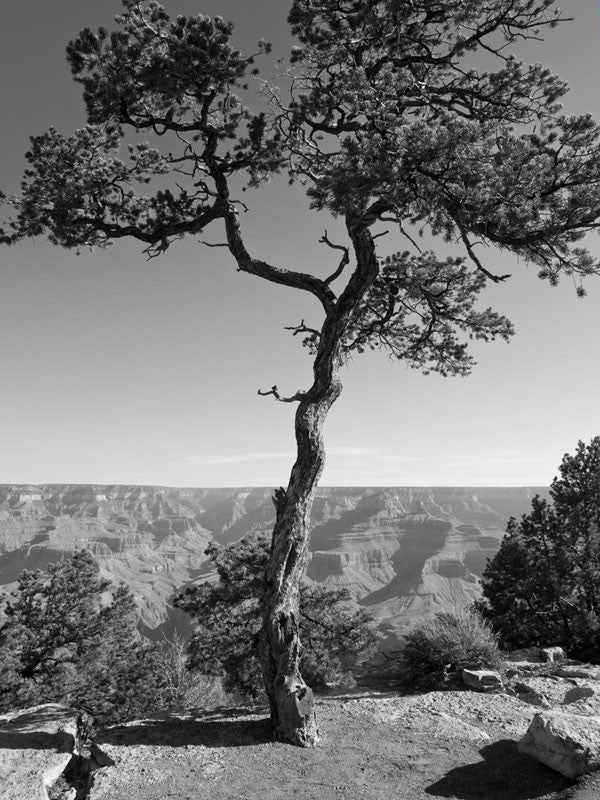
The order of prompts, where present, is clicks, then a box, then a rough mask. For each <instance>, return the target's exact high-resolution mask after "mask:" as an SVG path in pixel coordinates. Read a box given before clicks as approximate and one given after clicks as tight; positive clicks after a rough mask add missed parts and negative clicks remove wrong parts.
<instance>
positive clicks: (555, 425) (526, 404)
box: [0, 0, 600, 487]
mask: <svg viewBox="0 0 600 800" xmlns="http://www.w3.org/2000/svg"><path fill="white" fill-rule="evenodd" d="M165 5H166V7H167V10H169V11H170V12H171V13H172V14H173V15H176V14H177V13H184V14H189V13H207V14H217V13H220V14H221V15H222V16H224V17H226V18H229V19H232V20H233V21H234V22H235V23H236V34H235V40H236V42H237V43H238V44H239V46H240V48H241V49H242V50H245V51H250V50H253V49H254V46H255V43H256V41H257V40H258V39H259V38H261V37H264V38H266V39H267V40H270V41H272V42H273V44H274V51H275V55H276V56H285V55H286V53H287V51H288V48H289V46H290V44H291V40H290V39H289V34H288V31H287V24H286V15H287V11H288V3H286V2H282V1H281V0H194V2H192V0H168V2H166V3H165ZM119 8H120V3H119V2H118V0H102V2H100V3H99V2H98V1H97V0H52V2H51V3H40V2H39V0H3V4H2V11H3V15H2V26H1V30H0V98H1V108H2V117H3V121H2V129H1V131H2V133H1V135H2V147H1V148H0V188H1V189H2V190H4V191H5V192H7V193H11V192H16V191H17V189H18V184H19V180H20V175H21V173H22V170H23V168H24V164H25V162H24V157H23V156H24V153H25V151H26V149H27V145H28V136H29V135H32V134H38V133H41V132H43V131H44V130H46V129H47V128H48V127H49V126H50V125H54V126H55V127H56V128H58V129H59V130H60V131H61V132H63V133H65V134H68V133H70V132H71V131H72V130H73V129H75V128H77V127H81V126H82V125H83V124H85V116H84V111H83V104H82V102H81V97H80V88H79V87H78V86H77V85H76V84H75V83H73V81H72V79H71V76H70V72H69V68H68V65H67V63H66V61H65V58H64V48H65V45H66V43H67V41H68V40H69V39H71V38H72V37H73V36H74V35H76V34H77V32H78V31H79V30H80V29H81V28H83V27H86V26H87V27H91V28H96V27H98V26H99V25H104V26H106V27H110V26H111V22H112V19H113V17H114V14H115V13H118V11H119ZM561 8H562V9H563V11H564V12H565V13H566V15H568V16H571V15H572V16H574V17H575V18H576V19H575V21H574V22H572V23H569V24H565V25H564V26H561V28H560V29H559V30H558V31H555V32H553V33H550V34H548V36H549V39H548V41H546V42H542V43H530V44H529V45H528V46H527V50H526V52H521V53H520V54H521V55H522V56H523V57H526V58H527V60H530V61H532V62H537V61H540V62H543V63H545V64H547V65H548V66H550V67H551V68H552V69H553V70H555V71H556V72H558V73H559V74H560V75H561V76H562V77H564V78H565V79H567V80H568V81H569V83H570V84H571V94H570V95H569V96H568V98H567V99H566V102H565V107H566V110H567V111H568V112H570V113H587V112H590V113H592V114H593V115H594V116H595V117H596V118H600V94H599V92H598V85H599V76H600V31H599V19H598V13H599V12H598V2H597V0H570V2H569V0H567V2H564V3H562V4H561ZM263 66H264V69H265V74H266V75H269V74H270V72H271V70H270V67H269V64H268V63H267V62H264V63H263ZM249 201H250V205H251V211H250V213H249V214H247V215H244V218H243V224H244V230H245V235H246V237H247V243H248V248H249V249H250V251H251V252H252V253H253V255H255V256H257V257H262V258H265V259H267V260H269V261H271V262H272V263H276V264H279V265H281V266H284V267H290V268H295V269H302V270H307V271H310V270H313V269H314V270H315V271H316V272H317V273H319V272H320V273H321V274H324V271H326V270H329V271H331V268H332V267H333V266H334V260H335V259H332V255H335V254H332V252H331V251H329V250H327V248H324V247H323V246H322V245H319V244H318V239H319V238H320V236H321V235H322V233H323V230H324V229H325V228H327V229H328V230H329V232H330V235H331V236H332V238H333V237H334V235H335V232H336V230H338V231H339V224H336V223H335V222H334V221H332V220H331V219H330V218H326V217H324V216H323V215H320V214H317V213H315V212H313V211H310V210H308V207H307V204H306V201H305V199H304V197H303V195H302V192H301V190H299V189H293V190H290V189H289V187H288V186H287V185H286V183H285V181H283V180H279V181H274V182H272V183H271V184H269V185H267V186H266V187H265V188H264V189H262V190H261V192H260V193H258V194H256V195H253V196H252V197H251V198H249ZM212 237H214V238H212ZM205 238H206V239H210V240H212V241H218V240H219V230H216V229H215V231H214V232H213V231H207V232H206V234H205ZM393 238H394V237H393V235H392V234H390V235H389V236H388V240H389V245H388V246H389V247H390V249H391V250H394V249H405V242H403V241H402V240H400V239H398V240H396V241H393ZM388 240H386V242H387V241H388ZM590 246H591V247H592V249H593V250H594V252H596V253H598V255H599V257H600V241H599V240H598V239H597V238H594V239H593V240H591V241H590ZM141 250H142V247H141V246H139V245H138V244H136V243H135V242H119V243H117V244H116V245H115V246H113V247H111V248H109V249H108V250H106V251H96V252H94V253H89V252H84V253H83V254H82V255H80V256H79V257H77V256H76V255H75V254H74V253H72V252H67V251H64V250H61V249H59V248H56V247H53V246H52V245H50V244H49V243H48V242H47V241H45V240H43V239H39V240H34V241H27V242H25V243H22V244H20V245H18V246H15V247H12V248H7V247H0V370H1V374H2V384H1V390H0V391H1V395H0V483H103V484H107V483H124V484H150V485H167V486H206V487H209V486H272V485H280V484H285V483H286V482H287V477H288V474H289V469H290V466H291V464H292V462H293V456H294V437H293V413H294V406H293V405H287V404H281V403H277V402H276V401H274V399H273V398H272V397H259V396H258V395H257V390H258V389H268V388H270V387H271V386H272V385H273V384H277V385H278V386H279V388H280V390H281V391H282V393H286V394H293V393H294V392H296V391H297V390H298V389H302V388H306V387H307V386H308V385H309V384H310V377H311V364H310V359H309V356H308V354H307V352H306V351H305V350H303V349H302V348H301V346H300V344H299V342H298V341H297V339H296V340H295V339H293V337H291V335H290V334H289V333H288V332H286V331H284V327H285V326H286V325H294V324H297V323H298V322H299V321H300V319H302V318H305V319H306V320H307V322H310V321H311V320H314V321H315V322H317V321H318V319H319V318H318V308H317V305H316V303H315V302H313V299H312V298H311V297H310V296H309V295H306V296H303V293H300V292H295V291H293V290H290V289H287V288H285V287H278V286H274V285H271V284H269V283H267V282H265V281H262V280H260V279H258V278H253V277H252V276H248V275H244V274H241V273H238V272H236V270H235V267H234V265H233V261H232V259H231V257H230V256H228V254H227V253H226V252H225V251H224V250H222V249H209V248H206V247H205V246H203V245H202V244H200V243H199V242H198V241H197V240H194V239H191V240H187V241H185V242H181V243H176V244H175V245H173V246H172V247H171V248H170V250H169V251H168V253H167V254H165V255H164V256H163V257H161V258H160V259H153V260H151V261H147V260H146V258H145V256H144V255H143V254H142V252H141ZM486 263H487V265H488V266H489V267H491V268H493V269H495V270H497V271H498V272H502V273H504V272H510V273H511V274H512V276H513V277H512V278H511V280H510V281H509V282H508V283H507V284H502V285H499V286H497V285H494V286H492V287H490V288H489V289H488V290H487V291H486V294H485V298H484V305H493V306H494V307H495V308H497V310H499V311H500V312H502V313H505V314H506V315H507V316H508V317H509V318H510V319H511V320H512V321H513V323H514V324H515V327H516V331H517V332H516V335H515V336H514V337H513V339H512V341H511V342H510V344H505V343H503V342H499V343H492V344H487V345H485V344H481V345H479V344H478V345H477V346H476V347H475V348H474V354H475V356H476V358H477V360H478V362H479V363H478V365H477V366H476V367H475V369H474V371H473V373H472V375H471V376H469V377H467V378H441V377H439V376H435V375H429V376H423V375H421V374H419V373H418V372H416V371H412V370H408V369H407V368H406V367H405V366H404V365H403V364H400V363H397V362H394V363H391V362H390V361H388V359H387V358H386V357H385V356H384V355H383V354H381V353H369V354H365V355H363V356H358V357H356V359H355V360H354V361H353V362H352V363H351V364H350V365H349V367H348V368H347V369H344V371H343V375H342V379H343V383H344V391H343V393H342V395H341V397H340V399H339V400H338V401H337V403H336V404H335V406H334V407H333V408H332V410H331V412H330V415H329V418H328V421H327V423H326V430H325V434H326V443H327V448H328V458H327V465H326V468H325V472H324V474H323V478H322V480H321V483H322V484H323V485H329V486H350V485H354V486H477V485H480V486H481V485H485V486H494V485H496V486H515V485H520V486H522V485H535V486H542V485H546V484H548V483H549V482H550V481H551V480H552V478H553V476H554V475H556V474H557V467H558V464H559V463H560V460H561V458H562V456H563V454H564V453H565V452H572V451H573V450H574V448H575V446H576V444H577V441H578V440H580V439H582V440H584V441H589V440H590V439H591V438H592V437H593V436H596V435H600V336H599V331H600V277H598V278H595V279H590V280H589V281H588V282H587V284H586V287H587V290H588V297H587V298H585V299H583V300H582V299H579V298H577V297H576V296H575V290H574V287H573V285H572V283H569V281H568V280H565V281H564V282H563V283H562V284H561V285H560V286H559V287H558V288H552V287H550V286H548V284H547V283H544V282H541V281H540V280H539V279H538V278H537V277H536V269H535V267H528V266H527V265H526V264H524V263H522V262H521V263H519V262H518V261H517V259H516V258H515V257H513V256H510V255H501V256H499V254H498V253H496V252H493V251H490V252H489V253H488V260H487V261H486Z"/></svg>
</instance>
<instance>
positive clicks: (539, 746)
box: [518, 711, 600, 778]
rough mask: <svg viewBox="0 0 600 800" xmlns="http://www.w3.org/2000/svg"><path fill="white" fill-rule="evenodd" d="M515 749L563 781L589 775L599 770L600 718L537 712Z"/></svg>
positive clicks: (557, 712)
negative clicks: (561, 776)
mask: <svg viewBox="0 0 600 800" xmlns="http://www.w3.org/2000/svg"><path fill="white" fill-rule="evenodd" d="M518 748H519V750H520V751H521V752H522V753H527V754H528V755H530V756H533V757H534V758H537V760H538V761H541V762H542V764H546V766H548V767H550V768H551V769H554V770H556V771H557V772H560V773H561V774H562V775H565V776H566V777H567V778H576V777H577V776H578V775H583V774H585V773H587V772H593V771H594V770H596V769H599V768H600V716H594V717H591V716H590V717H585V716H581V715H579V714H568V713H565V712H560V711H554V712H552V711H544V712H539V713H537V714H536V715H535V716H534V718H533V719H532V721H531V724H530V726H529V728H528V730H527V733H526V734H525V736H524V737H523V738H522V739H521V741H520V742H519V744H518Z"/></svg>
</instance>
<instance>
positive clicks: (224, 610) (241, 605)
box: [175, 537, 380, 698]
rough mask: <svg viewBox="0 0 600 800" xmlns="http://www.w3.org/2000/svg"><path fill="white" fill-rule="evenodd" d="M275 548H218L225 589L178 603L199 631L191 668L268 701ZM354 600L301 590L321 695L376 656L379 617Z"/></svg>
mask: <svg viewBox="0 0 600 800" xmlns="http://www.w3.org/2000/svg"><path fill="white" fill-rule="evenodd" d="M269 547H270V543H269V541H268V540H267V539H266V538H265V537H254V538H251V537H247V538H244V539H242V540H241V541H240V542H237V543H235V544H233V545H230V546H229V547H221V546H220V545H218V544H215V543H212V544H210V545H209V546H208V548H207V550H206V555H207V556H208V557H209V558H210V560H211V561H212V562H213V564H214V566H215V567H216V571H217V575H218V578H219V580H218V582H217V583H202V584H199V585H196V586H192V587H189V588H188V589H186V590H185V591H184V592H183V593H182V594H180V595H179V596H178V597H177V598H176V600H175V606H176V607H177V608H180V609H181V610H182V611H185V612H186V613H187V614H190V616H192V617H193V618H194V620H195V622H196V623H197V624H198V627H197V629H196V631H195V633H194V635H193V637H192V639H191V641H190V645H189V662H188V666H189V667H190V668H191V669H192V670H198V671H200V672H202V673H204V674H205V675H220V676H223V677H224V679H225V688H226V689H227V690H228V691H234V690H237V691H239V692H241V693H242V694H243V695H245V696H247V697H249V698H256V697H258V696H260V695H261V694H262V689H261V684H262V680H261V665H260V657H259V653H260V649H259V643H260V633H261V600H262V597H263V595H264V590H265V578H264V576H265V569H266V566H267V562H268V560H269ZM348 600H349V596H348V593H347V591H346V590H344V589H329V588H327V587H325V586H320V585H319V584H316V583H313V584H309V583H307V582H303V583H302V584H301V585H300V597H299V609H298V610H299V627H300V640H301V642H302V649H301V651H300V654H299V661H300V669H301V670H302V674H303V675H305V676H306V678H307V679H308V680H309V681H310V683H311V685H312V686H315V687H317V688H320V689H323V688H325V687H326V686H327V685H329V684H330V683H332V682H333V683H336V682H340V681H341V682H343V680H344V678H345V677H347V673H349V672H350V671H351V670H353V669H355V668H356V667H357V666H358V665H359V663H360V662H363V661H365V660H367V659H368V658H369V657H370V656H371V655H373V653H374V652H375V649H376V646H377V642H378V641H379V639H380V636H379V634H378V633H377V630H376V626H375V622H374V620H373V618H372V617H371V616H370V615H369V614H367V613H366V612H365V611H364V610H363V609H359V610H358V611H356V610H354V609H353V608H352V607H351V606H350V604H349V602H348Z"/></svg>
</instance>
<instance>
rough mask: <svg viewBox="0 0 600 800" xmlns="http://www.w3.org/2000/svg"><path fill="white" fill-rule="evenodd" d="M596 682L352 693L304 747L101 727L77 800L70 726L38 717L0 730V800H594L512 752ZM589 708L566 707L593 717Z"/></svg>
mask: <svg viewBox="0 0 600 800" xmlns="http://www.w3.org/2000/svg"><path fill="white" fill-rule="evenodd" d="M597 671H598V668H593V670H592V671H591V672H590V671H588V673H587V674H583V672H582V669H581V668H576V667H569V666H564V665H563V666H557V665H554V667H552V668H550V667H546V666H539V667H538V668H537V669H533V668H532V669H529V670H525V671H524V673H523V674H520V675H518V676H516V677H518V679H519V680H518V681H517V682H518V684H519V686H518V687H517V690H515V689H512V690H511V691H513V692H514V694H507V693H498V694H482V693H478V692H474V691H468V690H458V689H457V690H453V691H435V692H428V693H423V694H398V692H396V691H382V690H374V689H368V690H365V689H360V688H359V689H356V690H353V691H351V692H345V693H337V694H332V695H329V696H324V697H321V698H320V699H319V701H318V720H319V726H320V732H321V743H320V746H319V747H317V748H314V749H309V750H303V749H299V748H294V747H290V746H287V745H283V744H277V743H273V742H271V741H270V740H269V727H268V721H267V719H266V716H265V713H264V711H263V710H261V709H257V708H255V709H247V708H244V709H226V710H215V711H212V712H209V713H207V712H203V713H198V714H189V715H186V716H181V715H163V716H160V717H156V718H152V719H148V720H143V721H137V722H132V723H129V724H126V725H119V726H113V727H110V728H107V729H105V730H103V731H101V732H100V733H99V736H98V738H97V746H98V748H99V750H97V751H96V757H97V758H98V759H99V760H100V761H101V763H102V764H104V766H101V767H99V768H97V769H96V770H95V771H94V773H93V782H92V785H91V788H90V789H89V792H88V791H84V790H83V788H80V790H79V792H77V790H76V789H73V788H70V787H69V783H68V782H67V781H65V778H64V777H62V778H60V777H58V776H59V775H60V773H61V772H62V771H63V770H64V768H65V765H66V764H67V763H68V762H69V758H70V755H69V753H68V752H66V750H68V748H65V733H64V732H65V731H66V732H67V733H68V732H69V731H70V730H72V724H73V723H72V720H71V722H69V720H68V712H66V711H65V710H64V709H61V707H58V706H50V707H48V706H46V707H43V708H42V709H38V710H37V712H36V711H33V712H27V713H23V712H19V713H14V714H13V715H9V717H7V718H5V719H4V722H2V720H0V750H1V751H2V752H1V753H0V798H2V800H30V798H31V800H34V799H35V800H39V798H42V797H44V795H43V794H42V783H44V782H45V783H46V786H47V789H46V797H48V798H50V800H84V798H86V800H87V798H89V800H168V798H172V799H173V800H192V798H193V800H196V799H197V798H207V797H210V798H211V800H234V798H235V800H255V798H260V800H281V798H287V797H290V798H291V797H294V798H298V800H312V798H319V800H391V799H392V798H394V800H405V799H406V800H428V799H429V798H432V797H433V798H436V797H437V798H455V799H456V800H530V799H531V800H534V799H535V800H592V799H593V800H597V798H598V797H599V796H600V781H599V780H598V778H597V777H596V776H597V775H599V774H600V773H595V774H592V775H588V776H584V777H582V778H580V779H577V780H571V779H569V778H566V777H564V776H562V775H560V774H559V773H558V772H555V771H553V770H551V769H550V768H548V767H546V766H544V765H542V764H541V763H539V761H537V760H536V759H535V758H533V757H531V756H529V755H524V754H523V753H521V752H519V750H518V749H517V742H518V741H519V740H520V739H521V738H522V736H523V734H524V733H525V731H526V730H527V728H528V726H529V723H530V722H531V719H532V717H533V716H534V714H535V713H536V712H537V711H539V710H540V707H548V706H550V707H551V708H557V709H559V708H564V706H563V705H562V704H563V701H564V699H565V696H566V695H567V693H568V692H569V691H572V690H573V688H574V687H586V686H587V687H589V686H591V685H592V684H594V685H596V678H598V677H600V676H598V675H596V672H597ZM550 672H552V674H550ZM557 672H558V673H559V674H557ZM561 673H562V674H561ZM515 681H516V678H515V677H513V686H514V685H515ZM598 685H599V686H600V684H598ZM523 687H525V689H524V688H523ZM582 694H586V692H583V693H582ZM597 698H598V695H597V694H594V695H589V696H587V697H583V698H582V699H580V700H578V701H576V702H575V703H574V704H570V705H571V706H572V708H571V710H575V706H578V707H579V712H580V713H581V714H582V715H584V716H585V715H590V714H592V715H596V714H597V713H598V712H597V709H596V707H595V706H596V704H597V703H598V699H597ZM36 717H37V720H38V721H37V723H36ZM42 723H43V724H42ZM69 725H71V728H69ZM44 726H45V727H44ZM61 731H62V732H61ZM67 738H68V737H67ZM57 750H58V751H60V750H62V752H57ZM71 766H73V764H72V765H71ZM72 773H73V771H72ZM65 774H67V775H68V770H67V773H65ZM44 776H45V777H44ZM72 778H73V774H71V778H70V782H71V783H72V784H73V783H74V784H77V781H76V780H73V779H72Z"/></svg>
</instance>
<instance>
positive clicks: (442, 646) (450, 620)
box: [402, 610, 501, 688]
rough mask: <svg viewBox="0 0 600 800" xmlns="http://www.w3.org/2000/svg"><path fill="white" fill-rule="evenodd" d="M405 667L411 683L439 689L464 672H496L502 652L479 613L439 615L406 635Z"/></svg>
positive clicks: (462, 611)
mask: <svg viewBox="0 0 600 800" xmlns="http://www.w3.org/2000/svg"><path fill="white" fill-rule="evenodd" d="M403 645H404V646H403V653H402V660H403V667H404V670H405V677H406V679H407V681H408V682H410V683H413V684H415V685H418V686H422V687H424V688H425V687H431V686H439V685H442V684H444V683H445V682H447V681H448V680H449V679H450V678H451V677H452V676H453V675H456V674H457V673H458V672H459V670H461V669H486V668H487V669H496V668H498V667H499V666H500V665H501V657H500V651H499V649H498V642H497V639H496V636H495V635H494V633H493V632H492V629H491V627H490V626H489V625H488V624H487V623H486V622H485V620H483V619H482V618H481V617H480V616H479V614H477V612H475V611H472V610H460V611H455V612H452V613H442V614H436V615H435V617H433V618H432V619H427V620H425V621H424V622H421V623H418V624H417V625H415V627H413V628H412V629H411V630H410V631H408V633H406V634H405V635H404V642H403Z"/></svg>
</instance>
